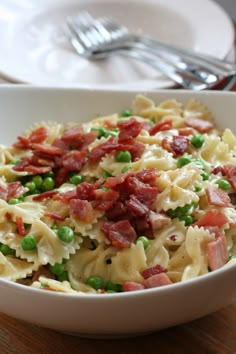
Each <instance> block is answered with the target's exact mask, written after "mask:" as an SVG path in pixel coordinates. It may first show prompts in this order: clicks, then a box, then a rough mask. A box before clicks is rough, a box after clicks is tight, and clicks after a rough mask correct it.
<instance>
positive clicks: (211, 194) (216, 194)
mask: <svg viewBox="0 0 236 354" xmlns="http://www.w3.org/2000/svg"><path fill="white" fill-rule="evenodd" d="M206 195H207V198H208V202H209V204H211V205H215V206H220V207H232V206H233V205H232V203H231V200H230V197H229V195H228V193H227V192H225V191H224V190H222V189H219V188H216V187H213V186H209V187H208V188H206Z"/></svg>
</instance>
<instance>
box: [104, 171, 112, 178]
mask: <svg viewBox="0 0 236 354" xmlns="http://www.w3.org/2000/svg"><path fill="white" fill-rule="evenodd" d="M102 177H103V178H104V179H107V178H108V177H112V174H111V173H110V172H108V171H103V174H102Z"/></svg>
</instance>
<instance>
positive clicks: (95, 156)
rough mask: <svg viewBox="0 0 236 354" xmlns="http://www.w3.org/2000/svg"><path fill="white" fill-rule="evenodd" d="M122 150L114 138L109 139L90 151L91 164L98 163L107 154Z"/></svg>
mask: <svg viewBox="0 0 236 354" xmlns="http://www.w3.org/2000/svg"><path fill="white" fill-rule="evenodd" d="M119 148H120V150H122V145H121V144H119V143H118V142H117V140H116V139H115V138H114V137H111V138H109V139H108V140H107V141H105V142H104V143H102V144H99V145H97V146H95V147H94V148H93V149H92V150H91V151H90V156H89V162H92V163H93V162H97V161H99V160H100V159H101V158H102V157H103V156H105V155H106V154H107V153H109V152H112V151H114V150H117V149H119Z"/></svg>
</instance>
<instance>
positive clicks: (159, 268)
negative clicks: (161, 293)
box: [141, 264, 167, 279]
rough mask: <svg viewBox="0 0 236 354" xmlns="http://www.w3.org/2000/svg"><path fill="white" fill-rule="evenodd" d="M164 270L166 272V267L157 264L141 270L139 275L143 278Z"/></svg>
mask: <svg viewBox="0 0 236 354" xmlns="http://www.w3.org/2000/svg"><path fill="white" fill-rule="evenodd" d="M166 272H167V269H166V268H164V267H162V266H161V265H160V264H157V265H155V266H154V267H150V268H147V269H144V270H143V271H142V272H141V275H142V276H143V277H144V279H148V278H150V277H152V276H153V275H155V274H160V273H166Z"/></svg>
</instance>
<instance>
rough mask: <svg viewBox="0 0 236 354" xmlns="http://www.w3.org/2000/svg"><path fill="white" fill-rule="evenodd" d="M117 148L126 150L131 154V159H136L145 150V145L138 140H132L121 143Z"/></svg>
mask: <svg viewBox="0 0 236 354" xmlns="http://www.w3.org/2000/svg"><path fill="white" fill-rule="evenodd" d="M118 150H128V151H129V152H130V153H131V155H132V161H136V160H137V159H139V158H140V157H141V156H142V154H143V152H144V150H145V145H144V144H143V143H140V142H138V141H133V142H132V144H128V145H127V144H125V145H121V147H119V148H118Z"/></svg>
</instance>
